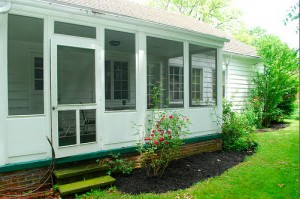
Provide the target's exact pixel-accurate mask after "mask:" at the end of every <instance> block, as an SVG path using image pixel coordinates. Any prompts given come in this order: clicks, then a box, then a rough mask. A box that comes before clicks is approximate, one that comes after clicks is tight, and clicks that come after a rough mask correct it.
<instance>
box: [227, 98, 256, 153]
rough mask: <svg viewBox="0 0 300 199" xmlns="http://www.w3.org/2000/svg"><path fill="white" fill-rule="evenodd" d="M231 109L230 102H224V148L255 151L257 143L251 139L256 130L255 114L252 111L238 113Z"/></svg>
mask: <svg viewBox="0 0 300 199" xmlns="http://www.w3.org/2000/svg"><path fill="white" fill-rule="evenodd" d="M231 108H232V104H231V103H230V102H228V101H223V123H222V132H223V148H224V149H226V150H236V151H246V150H251V149H253V148H254V149H255V148H256V147H257V143H256V141H255V140H254V139H253V138H252V137H251V133H252V132H253V131H254V130H255V126H254V122H255V114H253V113H252V111H251V109H247V110H246V111H244V112H243V113H236V112H234V111H232V110H231Z"/></svg>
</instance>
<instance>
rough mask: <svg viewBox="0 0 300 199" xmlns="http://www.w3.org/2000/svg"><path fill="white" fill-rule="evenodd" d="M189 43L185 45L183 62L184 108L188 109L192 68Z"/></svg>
mask: <svg viewBox="0 0 300 199" xmlns="http://www.w3.org/2000/svg"><path fill="white" fill-rule="evenodd" d="M189 57H190V56H189V43H188V42H184V43H183V61H184V70H183V81H184V82H183V86H184V89H183V92H184V96H183V99H184V100H183V103H184V108H185V109H188V108H189V106H190V105H189V104H190V66H189V61H190V60H189Z"/></svg>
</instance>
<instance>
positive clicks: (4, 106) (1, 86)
mask: <svg viewBox="0 0 300 199" xmlns="http://www.w3.org/2000/svg"><path fill="white" fill-rule="evenodd" d="M7 19H8V15H7V14H0V24H1V30H0V41H1V42H0V57H1V59H0V90H1V92H0V104H1V106H0V165H3V164H5V163H6V161H7V146H6V145H7V141H6V140H7V135H6V132H7V129H6V122H5V120H6V117H7V115H8V87H7V86H8V83H7V30H8V28H7V22H8V21H7Z"/></svg>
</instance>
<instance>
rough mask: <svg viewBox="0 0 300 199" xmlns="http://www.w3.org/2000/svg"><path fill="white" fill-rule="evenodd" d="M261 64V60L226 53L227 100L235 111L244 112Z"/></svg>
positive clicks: (224, 65) (224, 62)
mask: <svg viewBox="0 0 300 199" xmlns="http://www.w3.org/2000/svg"><path fill="white" fill-rule="evenodd" d="M259 63H260V61H259V58H255V57H245V56H240V55H237V54H228V53H224V55H223V70H225V99H227V100H229V101H231V102H232V104H233V109H234V110H237V111H239V110H242V109H243V107H244V105H245V103H247V102H248V100H249V97H250V89H251V88H253V86H254V84H253V83H252V81H251V80H252V78H253V76H254V68H255V67H256V66H257V64H259Z"/></svg>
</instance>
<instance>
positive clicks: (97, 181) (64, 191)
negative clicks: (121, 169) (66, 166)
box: [58, 175, 116, 196]
mask: <svg viewBox="0 0 300 199" xmlns="http://www.w3.org/2000/svg"><path fill="white" fill-rule="evenodd" d="M115 181H116V179H114V178H113V177H111V176H108V175H107V176H101V177H98V178H93V179H89V180H84V181H78V182H73V183H69V184H64V185H59V186H58V191H59V192H60V194H61V195H62V196H66V195H71V194H75V193H80V192H83V191H87V190H90V189H95V188H101V187H106V186H109V185H112V184H113V183H114V182H115Z"/></svg>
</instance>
